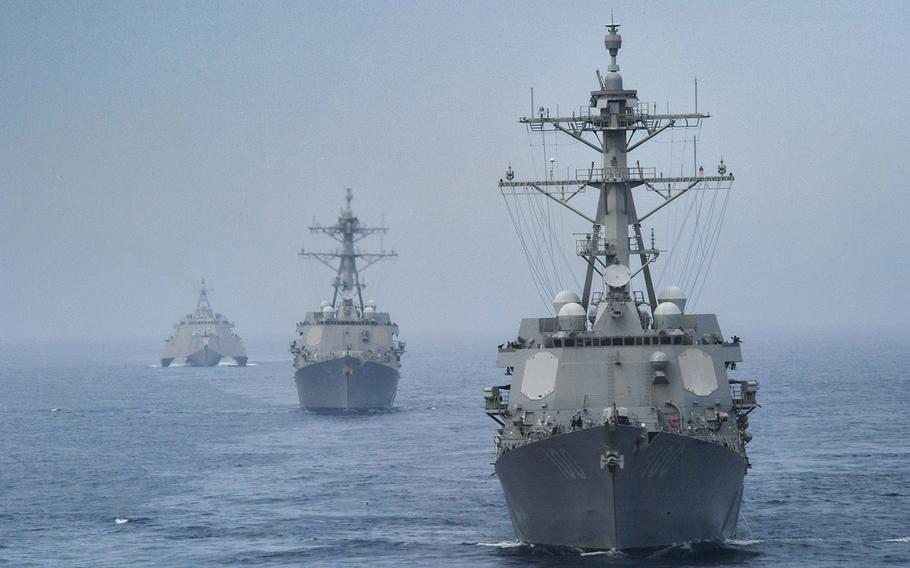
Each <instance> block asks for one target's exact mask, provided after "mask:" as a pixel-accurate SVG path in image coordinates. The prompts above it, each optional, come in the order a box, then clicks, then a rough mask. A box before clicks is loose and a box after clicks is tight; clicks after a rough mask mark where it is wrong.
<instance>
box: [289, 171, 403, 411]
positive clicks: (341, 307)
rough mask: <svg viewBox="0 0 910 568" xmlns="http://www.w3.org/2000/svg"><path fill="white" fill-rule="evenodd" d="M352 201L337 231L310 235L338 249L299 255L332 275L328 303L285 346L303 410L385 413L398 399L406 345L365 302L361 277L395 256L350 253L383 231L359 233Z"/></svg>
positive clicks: (370, 303)
mask: <svg viewBox="0 0 910 568" xmlns="http://www.w3.org/2000/svg"><path fill="white" fill-rule="evenodd" d="M352 198H353V195H352V193H351V190H350V189H348V190H347V193H346V196H345V199H346V201H347V204H346V206H345V208H344V209H343V210H342V211H341V216H340V217H339V218H338V221H337V222H336V223H335V224H334V225H331V226H323V225H315V226H313V227H310V231H311V232H314V233H321V234H324V235H328V236H330V237H332V238H334V239H335V240H336V241H338V243H339V244H340V245H341V248H340V249H338V250H336V251H334V252H308V251H306V250H301V251H300V256H301V257H304V258H312V259H315V260H317V261H319V262H321V263H322V264H324V265H326V266H328V267H329V268H331V269H332V270H333V271H334V272H335V280H334V283H333V288H334V294H333V295H332V300H331V301H328V300H325V301H323V302H322V303H321V305H320V310H319V311H315V312H307V314H306V317H305V318H304V320H303V321H301V322H298V323H297V334H298V336H299V339H297V340H295V341H293V342H291V346H290V351H291V353H292V354H293V355H294V368H295V369H296V371H295V372H294V381H295V382H296V383H297V395H298V397H299V399H300V406H302V407H303V408H306V409H308V410H316V411H338V410H357V411H362V410H380V409H387V408H390V407H391V406H392V403H393V402H394V401H395V394H396V393H397V391H398V377H399V372H398V370H399V368H400V367H401V355H402V354H403V353H404V350H405V344H404V342H403V341H399V340H398V325H397V324H395V323H394V322H392V320H391V318H390V317H389V314H388V313H386V312H380V311H378V310H377V308H376V302H375V301H373V300H367V301H366V302H364V301H363V289H364V288H365V287H366V284H364V283H363V281H362V280H361V277H360V273H361V272H363V271H364V270H365V269H366V268H367V267H369V266H371V265H373V264H374V263H376V262H378V261H380V260H383V259H387V258H391V257H395V256H397V254H396V253H395V252H394V251H392V252H384V251H380V252H363V251H361V250H360V249H359V248H357V247H355V244H356V243H357V242H359V241H360V240H361V239H363V238H365V237H367V236H369V235H372V234H375V233H385V232H386V231H387V229H386V228H385V227H367V226H365V225H361V224H360V220H359V219H358V218H357V217H355V216H354V213H353V212H352V211H351V199H352ZM358 260H360V261H361V264H360V265H359V266H358V264H357V261H358Z"/></svg>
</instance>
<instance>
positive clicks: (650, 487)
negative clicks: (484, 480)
mask: <svg viewBox="0 0 910 568" xmlns="http://www.w3.org/2000/svg"><path fill="white" fill-rule="evenodd" d="M641 433H642V431H641V430H640V429H639V428H637V427H635V426H623V425H616V426H613V427H612V428H609V427H607V426H598V427H594V428H586V429H582V430H577V431H574V432H569V433H566V434H561V435H556V436H553V437H550V438H546V439H543V440H540V441H536V442H532V443H530V444H527V445H524V446H521V447H518V448H516V449H513V450H511V451H509V452H506V453H504V454H502V455H501V456H500V458H499V459H498V460H497V461H496V473H497V475H498V476H499V480H500V482H501V483H502V487H503V491H504V493H505V498H506V502H507V504H508V507H509V514H510V516H511V519H512V525H513V527H514V529H515V534H516V536H517V537H518V538H519V539H520V540H522V541H525V542H529V543H533V544H542V545H553V546H571V547H580V548H587V549H619V550H631V549H647V548H658V547H663V546H668V545H673V544H681V543H686V542H704V541H720V540H723V539H726V538H730V537H732V536H733V534H734V532H735V531H736V521H737V518H738V516H739V507H740V502H741V500H742V488H743V477H744V475H745V471H746V464H745V461H744V460H743V458H742V457H741V456H740V455H739V454H738V453H736V452H735V451H733V450H730V449H728V448H725V447H723V446H719V445H717V444H712V443H708V442H704V441H701V440H698V439H696V438H693V437H690V436H680V435H676V434H670V433H660V434H657V435H656V436H654V437H653V438H652V439H651V440H650V441H649V440H648V435H647V434H645V436H644V437H643V436H642V435H641ZM610 455H614V456H616V457H617V458H619V459H620V462H619V463H618V464H617V465H616V466H615V468H614V471H612V472H611V471H610V464H609V461H608V459H607V458H608V457H609V456H610Z"/></svg>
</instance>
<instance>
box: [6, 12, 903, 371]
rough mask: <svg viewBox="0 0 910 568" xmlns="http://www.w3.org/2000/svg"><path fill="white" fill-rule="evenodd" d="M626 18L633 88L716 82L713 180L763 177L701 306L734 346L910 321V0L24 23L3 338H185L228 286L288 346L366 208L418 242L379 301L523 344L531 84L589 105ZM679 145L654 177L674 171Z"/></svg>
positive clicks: (10, 124) (54, 17)
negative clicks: (526, 119)
mask: <svg viewBox="0 0 910 568" xmlns="http://www.w3.org/2000/svg"><path fill="white" fill-rule="evenodd" d="M611 8H612V9H613V10H614V12H615V14H616V19H617V20H618V21H620V22H622V24H623V27H622V29H621V32H622V34H623V38H624V44H623V49H622V51H621V52H620V58H619V62H620V65H621V68H622V74H623V77H624V80H625V85H626V88H634V89H638V91H639V94H640V96H641V98H642V99H643V100H647V101H655V102H657V103H659V104H660V105H661V106H664V105H666V104H667V102H668V101H669V104H670V107H671V110H677V111H684V110H691V108H692V105H693V102H694V101H693V88H692V79H693V77H694V76H697V77H698V81H699V101H698V104H699V110H701V111H709V112H711V113H712V115H713V118H712V119H710V120H709V121H707V122H706V124H705V126H704V128H703V129H702V131H701V134H700V141H699V147H698V152H699V161H700V162H702V163H704V165H705V168H706V170H707V171H708V172H711V171H713V169H714V168H715V166H716V163H717V159H718V158H719V156H720V155H721V154H722V155H723V157H724V159H725V161H726V162H727V164H728V165H729V168H730V170H731V171H732V172H733V173H734V174H735V175H736V178H737V182H736V184H735V185H734V190H733V193H732V196H731V199H730V204H729V208H728V211H727V219H726V222H725V225H724V229H723V231H724V232H723V237H722V239H721V242H720V246H719V248H718V252H717V256H716V258H715V259H714V262H713V265H712V269H711V278H710V279H709V281H708V283H707V285H706V287H705V289H704V291H703V293H702V297H701V300H700V301H699V306H698V307H699V308H700V309H701V310H704V311H713V312H716V313H718V314H719V316H720V318H721V320H720V321H721V323H722V325H724V327H725V329H726V330H727V331H728V333H733V332H735V331H737V330H740V329H775V328H778V327H782V326H786V327H814V328H818V327H830V328H848V327H849V328H850V329H851V330H852V331H854V332H857V331H860V332H862V331H864V330H871V329H873V328H875V327H891V326H896V325H897V324H898V321H899V320H901V319H903V316H906V315H907V311H906V309H900V308H898V309H897V310H895V307H894V306H893V305H892V302H893V301H894V300H893V298H894V297H897V298H898V299H899V300H901V298H902V292H900V291H901V290H902V289H904V288H906V287H907V284H908V273H910V262H908V260H910V253H908V251H907V243H908V240H910V239H908V236H910V230H908V225H907V222H906V216H907V211H908V208H910V207H908V206H910V194H908V192H907V189H906V180H907V179H908V177H910V160H908V159H907V158H906V155H905V152H906V151H907V147H908V145H907V143H906V130H907V127H908V126H910V110H908V104H907V102H906V93H907V92H908V90H910V64H908V58H907V53H908V48H910V40H908V33H907V29H908V24H910V8H908V4H906V3H897V2H894V3H875V4H866V5H859V4H857V3H855V2H849V3H848V2H844V3H809V2H806V3H796V4H795V5H793V4H791V3H789V2H783V3H780V4H776V5H775V4H766V3H712V4H707V3H696V4H690V3H678V2H663V3H653V2H652V3H638V2H634V3H632V2H619V1H617V2H614V3H612V4H610V3H603V2H591V3H587V4H579V3H576V2H553V1H547V2H537V3H521V4H505V3H502V4H497V3H488V2H470V3H469V2H463V3H448V2H439V3H430V2H413V3H379V2H362V3H336V2H322V3H302V2H289V3H278V2H270V3H243V4H240V3H233V2H212V3H159V2H149V3H135V2H128V3H120V2H110V3H88V2H83V3H74V2H56V3H38V2H4V3H2V4H0V77H2V78H0V103H2V104H0V271H2V275H0V338H2V340H4V341H14V340H28V339H32V338H37V339H40V340H46V341H78V340H95V339H107V338H118V337H121V338H141V339H148V340H149V341H160V340H162V339H164V337H166V336H167V335H168V333H169V332H170V330H171V325H172V324H173V323H174V322H175V321H176V319H177V318H178V317H180V316H181V315H183V314H185V313H187V312H189V311H190V310H191V309H192V307H193V305H194V301H195V291H194V287H195V285H196V283H197V281H198V279H200V278H202V277H205V278H206V279H207V281H208V282H209V283H210V285H211V287H212V289H213V291H212V294H211V297H212V302H213V304H214V307H215V309H216V310H218V311H220V312H223V313H224V314H226V315H227V316H228V317H230V318H231V319H233V320H235V321H236V322H237V324H238V327H237V331H238V333H239V334H240V335H241V336H243V337H252V336H269V337H278V338H280V337H282V336H284V337H286V338H287V339H290V338H291V336H292V334H293V330H294V323H295V322H296V321H297V320H299V319H301V318H302V316H303V313H304V312H305V311H307V310H312V309H314V308H315V307H316V306H317V305H318V302H319V300H321V299H323V298H324V297H327V296H328V295H329V294H330V290H329V288H328V283H329V281H330V279H331V275H330V274H329V273H328V272H327V271H326V270H325V269H323V268H321V267H319V266H318V265H315V264H304V263H303V262H302V261H300V260H299V259H298V258H297V257H296V254H297V252H298V251H299V249H300V247H301V246H306V247H307V248H310V249H316V248H320V247H328V246H330V241H328V240H327V239H324V238H319V237H316V236H313V235H310V234H309V233H308V232H307V231H306V227H307V226H308V225H309V224H310V223H311V222H312V220H313V219H314V218H315V219H316V220H317V221H321V222H323V223H329V222H332V221H333V220H334V218H335V217H336V216H337V214H338V210H339V208H340V206H341V205H342V201H343V193H344V188H345V187H352V188H354V190H355V200H354V205H355V211H356V213H358V214H359V215H360V217H361V219H362V220H363V221H365V222H367V223H379V222H380V221H381V220H382V218H383V217H384V220H385V223H386V224H387V225H388V226H389V227H390V229H391V231H390V233H389V234H388V235H387V236H386V237H385V238H384V245H385V247H386V248H391V247H394V248H396V249H397V251H398V252H399V253H400V255H401V256H400V258H399V259H398V260H396V261H394V262H390V263H382V264H381V265H377V266H375V267H373V268H370V269H369V271H367V272H366V273H365V276H366V278H367V282H368V284H370V285H371V286H370V288H369V290H368V291H367V293H366V295H367V296H370V297H374V298H375V299H376V300H377V301H378V302H379V305H380V308H382V309H384V310H385V309H388V310H389V311H390V312H391V313H392V315H393V317H394V318H395V319H396V320H397V321H398V323H399V324H400V325H401V329H402V335H403V338H404V339H408V338H412V337H415V336H419V335H420V334H423V333H427V332H432V331H434V330H437V331H438V325H439V324H438V322H440V321H445V322H446V325H447V326H448V329H450V330H452V331H454V332H462V333H473V334H479V335H483V336H487V335H491V334H493V335H495V334H498V335H502V336H505V335H509V334H512V333H513V332H514V330H515V329H517V324H518V320H519V318H520V317H522V316H528V315H540V314H543V313H545V309H546V308H545V306H544V305H543V304H542V302H541V300H540V298H539V297H538V294H537V292H536V291H535V289H534V286H533V285H532V284H531V282H530V280H529V272H528V268H527V263H526V261H525V258H524V255H523V253H522V251H521V248H520V247H519V245H518V244H517V242H516V239H515V231H514V230H513V227H512V225H511V223H510V221H509V218H508V215H507V211H506V208H505V205H504V203H503V199H502V197H501V196H500V194H499V191H498V189H497V187H496V182H497V180H498V179H499V178H500V177H502V176H503V172H504V170H505V167H506V166H507V165H508V164H509V163H510V162H511V164H512V165H513V167H514V168H515V169H516V171H517V172H518V174H519V176H518V177H519V178H529V177H534V176H533V175H532V174H533V173H534V166H533V164H534V162H532V153H531V151H530V149H529V146H528V136H527V134H526V132H525V129H524V127H523V126H521V125H519V124H517V122H516V119H517V118H518V117H519V116H523V115H527V114H528V113H529V109H530V101H529V89H530V87H535V102H536V103H537V104H538V105H543V106H547V107H549V108H551V109H552V110H553V111H555V109H556V106H557V105H560V108H561V109H563V110H565V109H572V108H578V106H580V105H583V104H584V103H585V102H586V100H587V96H588V92H589V91H591V90H593V89H594V86H595V84H596V79H595V76H594V69H595V68H598V67H599V68H601V69H605V68H606V65H607V63H608V57H607V54H606V52H605V51H604V49H603V43H602V40H603V33H604V27H603V24H604V23H607V22H608V21H609V19H610V9H611ZM660 148H661V147H660V146H658V150H657V151H651V153H650V154H649V153H648V152H647V151H645V152H643V153H642V154H641V155H638V156H633V158H637V159H640V160H641V161H642V164H643V165H645V164H647V165H652V164H653V165H656V166H658V167H659V168H660V169H663V168H666V169H667V170H670V169H672V166H668V165H666V164H665V163H662V162H661V161H660V160H661V159H662V156H663V154H661V150H660ZM664 149H666V148H665V147H664ZM690 150H691V148H690ZM559 152H560V156H559V157H560V160H559V167H561V168H563V170H564V169H565V168H566V167H572V168H575V167H584V166H586V165H587V164H588V163H589V162H590V160H592V159H595V157H594V156H593V155H592V154H591V153H586V152H583V151H582V149H581V148H577V147H572V146H566V147H560V149H559ZM677 156H679V154H677ZM702 156H704V158H703V159H702ZM534 159H535V160H537V162H538V163H540V161H541V159H542V158H541V157H540V156H539V155H534ZM687 163H688V162H687ZM675 167H676V168H678V167H679V165H678V164H677V165H676V166H675ZM537 174H538V175H540V174H541V171H540V170H538V171H537ZM684 199H685V198H684ZM565 223H566V230H567V231H569V230H574V231H583V230H585V229H586V227H585V226H584V223H581V224H579V223H575V222H574V221H572V220H571V219H570V218H569V217H565ZM655 227H656V228H657V229H658V235H657V237H658V245H659V246H662V247H666V246H667V245H668V243H667V241H666V237H667V235H662V234H661V233H660V227H661V225H660V223H658V224H656V225H655ZM370 241H373V242H370ZM370 245H372V246H375V247H378V246H379V240H378V239H369V240H367V241H364V243H363V246H364V248H367V247H368V246H370ZM664 283H665V284H667V283H669V282H664ZM319 286H321V287H322V288H321V289H320V288H319ZM901 301H902V300H901ZM896 316H897V317H896ZM250 355H251V356H253V357H255V354H254V353H251V354H250Z"/></svg>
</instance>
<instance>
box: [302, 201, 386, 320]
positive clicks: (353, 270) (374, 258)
mask: <svg viewBox="0 0 910 568" xmlns="http://www.w3.org/2000/svg"><path fill="white" fill-rule="evenodd" d="M353 198H354V194H353V192H352V191H351V189H350V188H348V189H347V190H346V192H345V207H344V209H342V210H341V215H340V216H339V217H338V222H336V223H335V224H334V225H331V226H326V225H320V224H318V223H317V224H316V225H313V226H312V227H310V228H309V229H310V232H312V233H322V234H325V235H328V236H330V237H332V238H333V239H335V240H336V241H338V242H339V243H340V244H341V248H340V249H336V250H335V251H334V252H309V251H306V250H305V249H301V251H300V256H301V257H302V258H314V259H316V260H318V261H319V262H321V263H322V264H324V265H326V266H328V267H329V268H331V269H332V270H333V271H334V272H335V273H336V276H335V281H334V283H333V286H334V288H335V293H334V294H333V296H332V308H338V307H339V304H340V303H341V304H346V305H351V304H353V303H354V297H355V295H356V298H357V304H356V307H357V309H358V310H359V311H360V312H361V313H362V312H363V307H364V303H363V288H365V287H366V284H364V283H363V282H362V281H361V280H360V273H361V272H362V271H364V270H366V269H367V268H369V267H370V266H372V265H373V264H375V263H376V262H379V261H380V260H382V259H385V258H391V257H397V256H398V253H396V252H395V251H394V250H393V251H391V252H386V251H384V250H380V251H379V252H363V251H361V250H360V249H359V248H357V247H355V246H354V245H355V244H356V243H358V242H360V241H361V240H362V239H364V238H366V237H368V236H370V235H372V234H374V233H385V232H387V231H388V228H386V227H367V226H365V225H361V224H360V220H359V219H358V218H357V217H355V216H354V213H353V212H352V211H351V200H352V199H353ZM357 259H361V266H360V267H359V268H358V267H357ZM339 297H340V302H339Z"/></svg>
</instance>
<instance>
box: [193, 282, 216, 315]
mask: <svg viewBox="0 0 910 568" xmlns="http://www.w3.org/2000/svg"><path fill="white" fill-rule="evenodd" d="M194 316H195V317H196V318H199V319H212V318H213V317H214V311H213V310H212V304H210V303H209V292H208V288H206V286H205V278H203V279H202V287H201V288H200V289H199V299H198V300H196V310H195V313H194Z"/></svg>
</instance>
